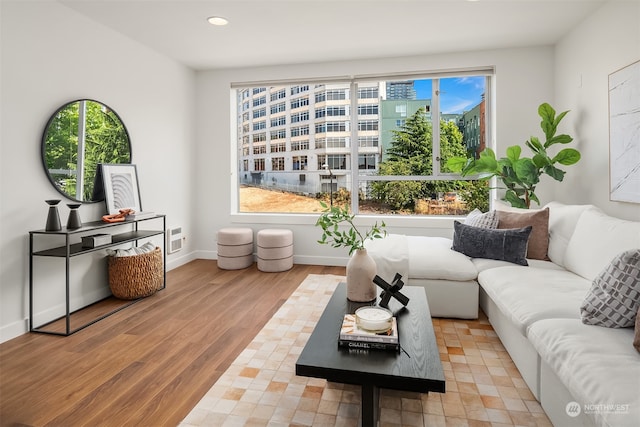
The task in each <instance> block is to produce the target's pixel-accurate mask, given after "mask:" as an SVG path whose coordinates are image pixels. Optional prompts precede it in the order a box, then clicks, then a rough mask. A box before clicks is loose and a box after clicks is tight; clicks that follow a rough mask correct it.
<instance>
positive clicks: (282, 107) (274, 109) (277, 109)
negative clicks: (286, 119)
mask: <svg viewBox="0 0 640 427" xmlns="http://www.w3.org/2000/svg"><path fill="white" fill-rule="evenodd" d="M269 111H270V113H271V114H277V113H282V112H283V111H287V104H286V103H284V102H280V103H278V104H275V105H272V106H271V109H270V110H269Z"/></svg>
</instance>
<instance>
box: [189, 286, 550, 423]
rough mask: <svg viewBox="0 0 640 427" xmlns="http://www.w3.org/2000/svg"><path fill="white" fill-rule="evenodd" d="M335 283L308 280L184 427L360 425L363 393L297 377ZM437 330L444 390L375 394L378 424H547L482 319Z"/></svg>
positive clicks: (442, 324)
mask: <svg viewBox="0 0 640 427" xmlns="http://www.w3.org/2000/svg"><path fill="white" fill-rule="evenodd" d="M341 281H344V277H343V276H335V275H319V274H310V275H309V276H307V277H306V279H305V280H304V281H303V282H302V283H301V284H300V286H299V287H298V288H297V289H296V290H295V291H294V292H293V294H292V295H291V297H289V299H288V300H287V301H286V302H285V303H284V304H283V305H282V306H281V307H280V309H279V310H278V311H277V312H276V314H275V315H274V316H273V317H272V318H271V320H270V321H269V322H268V323H267V324H266V325H265V326H264V328H263V329H262V330H261V331H260V333H258V335H257V336H256V337H255V338H254V340H253V341H252V342H251V343H250V344H249V345H248V346H247V348H246V349H245V350H244V351H243V352H242V353H241V354H240V355H239V356H238V357H237V358H236V360H235V361H234V362H233V363H232V365H231V366H230V367H229V369H228V370H227V371H226V372H225V373H224V374H223V375H222V376H221V377H220V378H219V379H218V381H217V382H216V383H215V384H214V386H213V387H212V388H211V390H209V392H207V394H206V395H205V396H204V397H203V398H202V400H201V401H200V402H199V403H198V404H197V405H196V406H195V407H194V408H193V410H192V411H191V412H190V413H189V414H188V415H187V417H185V419H184V420H183V421H182V422H181V423H180V427H195V426H292V425H295V426H358V425H360V387H359V386H352V385H344V384H337V383H331V382H327V381H325V380H322V379H315V378H307V377H299V376H296V375H295V363H296V360H297V359H298V356H299V355H300V353H301V352H302V349H303V348H304V345H305V343H306V341H307V339H308V338H309V336H310V335H311V332H312V331H313V328H314V327H315V324H316V322H317V321H318V319H319V318H320V315H321V314H322V311H323V310H324V308H325V306H326V305H327V303H328V302H329V299H330V297H331V295H332V294H333V291H334V290H335V288H336V286H337V285H338V283H339V282H341ZM433 324H434V330H435V333H436V339H437V342H438V347H439V350H440V356H441V360H442V365H443V369H444V372H445V378H446V389H447V392H446V393H445V394H440V393H429V394H421V393H413V392H400V391H394V390H387V389H381V391H380V425H381V426H424V425H428V426H436V427H438V426H442V427H445V426H446V427H448V426H469V427H475V426H551V422H550V421H549V419H548V418H547V417H546V415H545V414H544V411H543V410H542V408H541V407H540V404H539V403H538V402H537V401H536V400H535V398H534V397H533V395H532V394H531V392H530V391H529V389H528V388H527V385H526V384H525V382H524V381H523V380H522V377H521V376H520V373H519V372H518V370H517V368H516V367H515V365H514V364H513V362H512V361H511V359H510V358H509V355H508V353H507V352H506V351H505V349H504V347H503V346H502V344H501V343H500V340H499V339H498V337H497V336H496V334H495V332H494V331H493V329H492V328H491V325H490V324H489V323H488V321H487V320H486V318H480V319H478V320H469V321H468V320H457V319H433Z"/></svg>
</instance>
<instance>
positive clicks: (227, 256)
mask: <svg viewBox="0 0 640 427" xmlns="http://www.w3.org/2000/svg"><path fill="white" fill-rule="evenodd" d="M217 240H218V267H219V268H221V269H223V270H240V269H243V268H247V267H249V266H250V265H251V264H253V230H252V229H250V228H232V227H231V228H221V229H220V230H219V231H218V234H217Z"/></svg>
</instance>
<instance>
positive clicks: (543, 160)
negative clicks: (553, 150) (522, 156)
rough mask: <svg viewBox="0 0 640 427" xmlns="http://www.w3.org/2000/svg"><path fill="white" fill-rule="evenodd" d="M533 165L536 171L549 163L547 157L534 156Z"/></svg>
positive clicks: (542, 155) (541, 155)
mask: <svg viewBox="0 0 640 427" xmlns="http://www.w3.org/2000/svg"><path fill="white" fill-rule="evenodd" d="M533 164H534V165H536V167H537V168H538V169H541V168H543V167H545V166H547V165H549V164H551V163H550V161H549V157H548V156H546V155H544V154H536V155H535V156H533Z"/></svg>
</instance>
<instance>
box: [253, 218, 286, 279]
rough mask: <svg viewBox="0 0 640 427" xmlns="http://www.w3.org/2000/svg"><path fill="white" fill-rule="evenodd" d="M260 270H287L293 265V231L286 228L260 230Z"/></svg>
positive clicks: (270, 271)
mask: <svg viewBox="0 0 640 427" xmlns="http://www.w3.org/2000/svg"><path fill="white" fill-rule="evenodd" d="M257 240H258V242H257V244H258V270H260V271H264V272H269V273H273V272H278V271H287V270H289V269H291V268H292V267H293V232H292V231H291V230H284V229H265V230H260V231H258V237H257Z"/></svg>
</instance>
